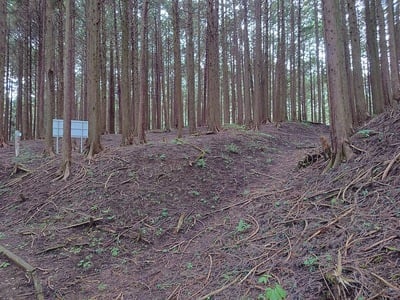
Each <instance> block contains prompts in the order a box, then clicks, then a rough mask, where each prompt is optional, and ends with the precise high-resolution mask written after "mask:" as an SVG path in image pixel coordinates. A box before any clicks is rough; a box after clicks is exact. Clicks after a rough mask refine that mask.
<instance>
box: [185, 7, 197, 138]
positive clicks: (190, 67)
mask: <svg viewBox="0 0 400 300" xmlns="http://www.w3.org/2000/svg"><path fill="white" fill-rule="evenodd" d="M186 10H187V25H186V30H187V34H186V44H187V50H186V51H187V52H186V70H187V71H186V74H187V99H188V100H187V104H188V125H189V133H190V134H193V133H195V132H196V106H195V105H196V103H195V97H196V96H195V89H194V76H195V74H194V43H193V3H192V0H186Z"/></svg>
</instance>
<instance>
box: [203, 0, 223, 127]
mask: <svg viewBox="0 0 400 300" xmlns="http://www.w3.org/2000/svg"><path fill="white" fill-rule="evenodd" d="M218 3H219V2H218V0H208V1H207V46H206V51H207V56H206V57H207V58H206V65H207V73H208V74H207V103H208V105H207V112H208V114H207V115H208V120H207V124H208V130H209V131H211V132H214V133H216V132H218V131H219V130H220V128H221V115H220V88H219V55H218V50H219V47H218V45H219V42H218V8H219V4H218Z"/></svg>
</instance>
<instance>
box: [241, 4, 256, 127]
mask: <svg viewBox="0 0 400 300" xmlns="http://www.w3.org/2000/svg"><path fill="white" fill-rule="evenodd" d="M242 1H243V21H244V24H243V31H242V34H243V44H244V65H243V89H244V91H243V92H244V93H243V94H244V123H245V125H246V126H248V127H249V126H250V125H251V124H252V123H253V119H252V112H251V106H252V105H251V104H252V102H253V99H252V88H251V82H252V80H251V62H250V45H249V24H248V23H249V22H248V7H247V0H242Z"/></svg>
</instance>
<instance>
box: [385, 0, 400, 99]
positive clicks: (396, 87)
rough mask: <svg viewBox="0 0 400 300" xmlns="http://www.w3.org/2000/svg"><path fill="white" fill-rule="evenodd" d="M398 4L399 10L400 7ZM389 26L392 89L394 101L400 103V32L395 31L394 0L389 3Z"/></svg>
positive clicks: (389, 0)
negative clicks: (399, 44) (397, 40)
mask: <svg viewBox="0 0 400 300" xmlns="http://www.w3.org/2000/svg"><path fill="white" fill-rule="evenodd" d="M399 6H400V5H399V3H397V8H398V7H399ZM387 20H388V22H387V24H388V33H389V51H390V71H391V72H390V75H391V89H392V96H393V100H395V101H398V102H400V74H399V64H398V59H399V58H400V57H399V56H398V55H397V53H398V50H400V49H396V48H397V45H396V34H397V37H399V36H400V34H399V32H398V31H397V32H396V30H395V25H394V16H393V0H388V2H387Z"/></svg>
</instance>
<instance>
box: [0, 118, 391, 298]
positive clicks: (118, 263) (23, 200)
mask: <svg viewBox="0 0 400 300" xmlns="http://www.w3.org/2000/svg"><path fill="white" fill-rule="evenodd" d="M327 132H328V129H327V127H325V126H322V125H316V124H298V123H285V124H282V126H280V127H279V128H277V127H275V126H274V125H272V124H269V125H265V126H263V127H262V128H261V130H260V131H259V132H254V131H246V130H243V129H242V128H240V127H235V128H228V129H226V130H224V131H223V132H220V133H219V134H216V135H207V134H202V135H200V136H189V135H187V134H186V135H185V136H184V138H183V139H176V135H175V133H173V132H172V133H149V134H148V141H149V143H148V144H147V145H134V146H129V147H119V146H118V144H119V141H120V137H119V136H114V135H108V136H104V137H103V145H104V146H105V150H104V151H103V152H102V153H101V154H100V155H98V156H97V157H96V158H95V160H94V161H92V162H88V161H86V160H84V159H83V157H82V156H81V155H80V154H79V153H77V152H75V153H74V156H73V157H74V164H73V166H72V174H73V175H72V177H71V178H70V179H69V180H68V181H66V182H64V181H57V180H54V178H55V175H54V174H55V173H56V171H57V169H58V167H59V157H57V158H55V159H48V158H43V157H41V151H42V147H43V144H42V142H40V141H34V142H32V141H30V142H29V141H27V142H24V144H23V151H22V155H21V157H20V158H18V159H14V161H13V162H12V163H10V157H12V151H11V150H10V149H2V150H0V151H1V152H0V165H1V168H0V176H1V179H0V180H1V183H0V184H1V186H0V197H1V201H0V218H1V220H0V221H1V224H2V227H1V229H0V244H2V245H4V246H6V247H7V248H8V249H10V250H11V251H13V252H14V253H15V254H17V255H19V256H21V257H23V258H24V259H25V260H27V261H28V262H29V263H31V264H32V265H33V266H35V267H37V268H38V269H37V273H38V277H39V279H40V281H41V283H42V285H43V291H44V295H45V298H46V299H93V298H96V299H197V298H199V299H259V298H260V297H261V299H262V297H264V298H265V297H266V296H265V293H266V290H267V289H274V287H275V288H276V287H277V286H279V287H281V288H282V289H284V290H285V291H286V293H287V294H288V299H305V298H307V299H321V297H325V298H327V299H333V298H334V297H335V298H336V299H343V297H341V296H343V295H344V294H343V293H347V295H355V294H357V293H360V295H368V290H367V289H365V287H366V286H368V284H370V283H371V284H373V286H375V284H377V282H376V281H379V280H377V279H376V278H375V281H372V282H369V283H368V284H365V283H364V282H363V281H362V280H360V279H359V278H358V277H357V273H356V272H352V273H350V271H349V270H350V269H346V272H347V273H348V274H347V276H350V278H351V280H353V281H352V282H357V284H355V285H354V288H350V287H349V286H346V287H345V288H344V287H343V286H342V285H340V284H339V283H337V282H336V281H335V280H337V278H336V277H335V276H333V275H332V276H333V277H332V278H333V279H332V282H327V281H328V279H327V277H324V276H321V274H332V272H333V271H334V270H335V268H336V267H337V266H338V249H339V250H340V252H341V253H343V264H344V265H345V264H348V263H349V261H350V259H353V258H352V257H350V254H347V253H345V252H343V251H344V250H343V248H342V247H343V243H344V242H346V241H347V243H349V244H348V245H347V247H348V248H347V249H351V247H352V245H353V244H352V240H351V237H355V236H356V235H357V234H361V241H364V239H363V237H362V236H363V234H364V233H365V231H363V230H364V229H363V228H366V227H365V226H366V225H365V224H366V223H365V222H367V220H366V219H365V218H364V212H363V211H362V210H357V212H360V213H359V214H358V217H359V218H361V219H362V220H363V222H364V223H362V222H361V221H360V223H356V224H352V225H347V223H346V222H351V220H352V218H353V215H352V213H353V212H354V211H355V208H354V203H353V202H345V201H343V202H340V201H339V200H335V199H336V198H335V196H337V195H338V191H340V189H341V188H343V186H346V185H348V184H349V182H351V179H350V181H347V182H346V181H341V180H347V179H346V178H347V177H346V176H347V175H346V174H347V173H343V170H346V169H342V170H338V172H339V173H335V172H332V173H330V174H329V175H326V176H325V175H324V176H323V175H320V174H321V170H322V169H323V167H324V162H323V161H320V162H318V163H316V164H315V165H312V166H310V167H308V168H306V169H300V170H299V169H298V168H297V163H298V161H299V160H301V159H302V158H303V157H304V155H305V153H309V152H315V151H318V149H319V137H320V135H327ZM358 146H360V145H358ZM360 148H365V147H364V146H362V145H361V146H360ZM360 157H361V156H360ZM14 162H16V163H19V164H21V165H22V166H24V167H26V168H27V169H29V170H31V172H29V173H24V172H19V173H18V174H15V175H13V176H11V177H10V176H9V174H10V173H11V172H12V168H13V164H14ZM349 166H351V165H349ZM347 167H348V166H344V168H347ZM348 168H350V169H349V170H348V172H349V175H348V176H350V177H351V176H353V177H354V176H355V175H352V174H350V171H351V170H357V169H356V168H355V167H354V166H352V167H348ZM340 172H342V175H340ZM346 172H347V171H346ZM350 190H351V191H350ZM350 190H349V191H348V193H347V194H346V197H350V194H349V192H352V191H353V190H352V189H350ZM364 194H365V192H364ZM365 195H366V194H365ZM372 207H373V205H372ZM361 219H360V220H361ZM390 220H392V221H394V219H393V218H392V219H390ZM370 223H371V224H377V222H376V221H375V220H374V221H371V222H370ZM329 224H331V225H329ZM363 224H364V225H363ZM380 224H381V223H380ZM382 224H383V223H382ZM328 225H329V226H328ZM353 226H355V227H354V228H355V229H356V230H358V231H357V232H348V231H347V230H346V228H353ZM362 226H364V227H362ZM371 226H372V225H371ZM382 226H383V225H382ZM391 226H392V227H393V224H391ZM394 227H395V226H394ZM368 228H369V227H368ZM381 228H382V227H381ZM383 228H386V227H383ZM383 232H385V231H383ZM369 234H372V233H371V232H369ZM390 238H391V239H390ZM385 239H386V240H387V241H388V242H390V241H396V238H392V235H390V234H389V235H386V234H385V236H384V238H382V240H385ZM378 240H379V237H377V239H376V240H375V243H377V242H378ZM383 244H385V242H382V245H383ZM391 246H392V247H394V248H393V249H398V247H397V248H396V246H395V245H391ZM368 247H372V248H373V245H366V246H365V248H366V249H368ZM372 248H371V249H372ZM391 249H392V248H391ZM352 250H353V252H354V253H358V252H357V251H356V249H352ZM392 254H394V255H395V254H396V252H395V251H394V252H392ZM393 258H394V257H392V256H385V259H386V260H387V262H388V263H390V262H391V261H392V259H393ZM362 259H364V258H362ZM382 266H383V265H382ZM384 266H385V268H386V269H387V270H388V267H387V264H385V265H384ZM354 267H357V266H354ZM363 275H364V274H363ZM326 276H328V275H326ZM329 276H331V275H329ZM371 276H372V275H371ZM393 276H395V274H393ZM262 278H267V279H266V280H264V279H263V281H261V279H262ZM338 278H339V277H338ZM363 278H364V277H363ZM365 278H368V280H369V279H370V275H368V276H367V275H366V276H365ZM393 278H395V277H393ZM0 279H1V280H0V295H1V296H0V298H1V299H32V297H33V295H34V289H33V286H32V284H31V283H30V282H29V281H28V280H27V279H26V277H25V276H24V274H23V272H22V271H21V270H19V269H18V268H17V267H16V266H15V265H14V264H13V263H10V262H9V261H8V260H6V259H4V258H3V257H1V258H0ZM388 280H389V279H388ZM389 281H390V282H392V281H393V280H389ZM389 281H387V282H389ZM396 284H398V283H396V282H395V280H394V282H393V283H392V285H393V286H395V285H396ZM260 295H261V296H260ZM334 295H335V296H334Z"/></svg>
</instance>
